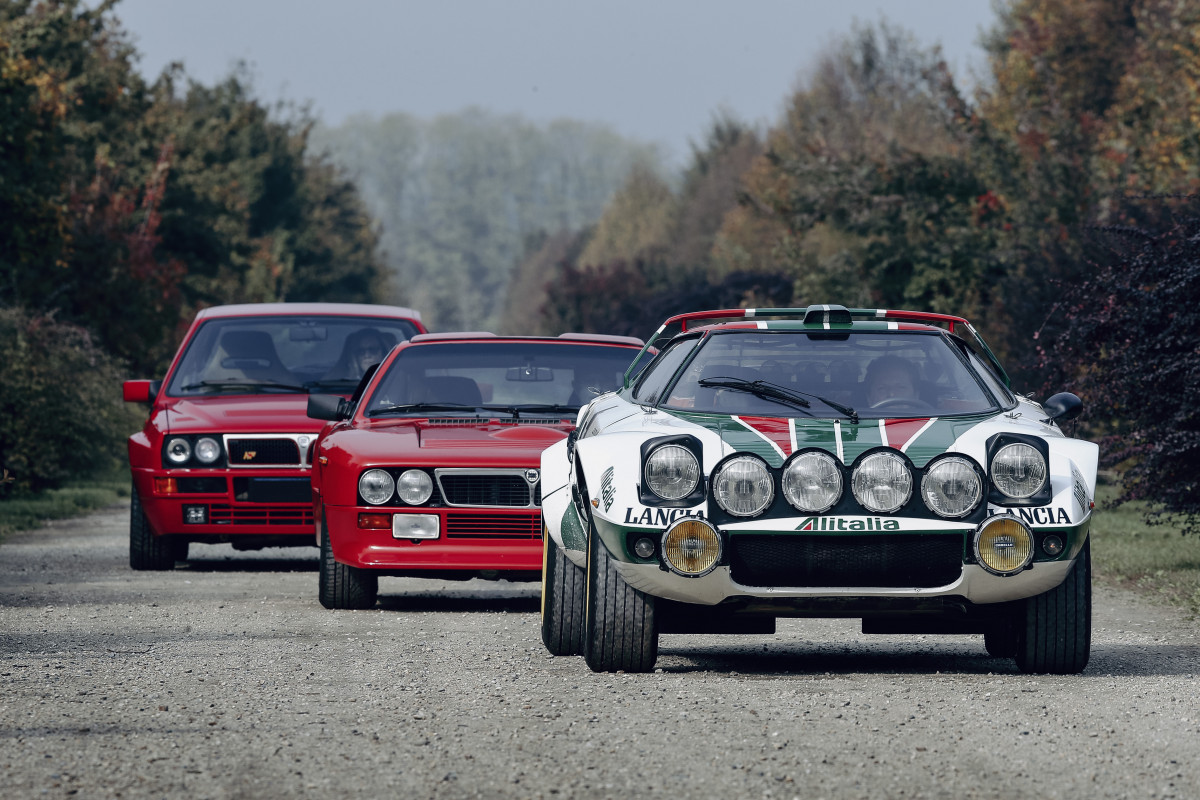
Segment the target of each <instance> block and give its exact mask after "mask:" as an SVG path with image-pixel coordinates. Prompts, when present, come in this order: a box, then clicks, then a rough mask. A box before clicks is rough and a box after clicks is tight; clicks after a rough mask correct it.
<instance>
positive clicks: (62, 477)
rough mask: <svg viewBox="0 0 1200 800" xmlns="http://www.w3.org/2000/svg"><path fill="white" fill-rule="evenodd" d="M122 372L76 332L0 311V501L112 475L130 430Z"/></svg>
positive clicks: (15, 312)
mask: <svg viewBox="0 0 1200 800" xmlns="http://www.w3.org/2000/svg"><path fill="white" fill-rule="evenodd" d="M121 377H122V376H121V371H120V369H119V367H118V365H117V364H116V363H115V362H114V361H113V360H112V358H110V357H109V356H108V355H106V354H105V353H104V352H103V351H102V350H100V349H99V348H98V347H97V346H96V345H95V343H94V342H93V341H92V337H91V336H90V335H89V334H88V332H87V331H86V330H84V329H83V328H80V327H77V326H75V325H69V324H66V323H62V322H58V321H57V320H55V319H54V318H53V317H52V316H46V315H39V314H31V313H28V312H26V311H23V310H21V309H19V308H0V468H2V469H3V470H5V471H7V476H6V477H9V478H12V480H11V481H10V482H9V483H7V484H5V486H4V487H0V492H2V493H3V496H7V495H12V494H28V493H31V492H40V491H44V490H46V489H52V488H55V487H58V486H61V485H62V484H63V483H64V482H65V481H67V480H68V479H71V478H78V477H84V476H90V475H94V474H96V473H97V472H99V471H104V470H111V469H112V468H113V467H114V465H115V464H116V463H117V461H118V459H119V458H120V457H121V452H122V439H123V437H124V436H125V435H126V434H127V433H128V431H129V430H130V429H131V428H133V427H135V426H136V421H135V420H133V418H132V415H131V412H130V411H128V410H126V408H125V406H124V404H123V403H122V401H121V395H120V385H121Z"/></svg>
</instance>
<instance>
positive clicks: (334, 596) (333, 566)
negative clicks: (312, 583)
mask: <svg viewBox="0 0 1200 800" xmlns="http://www.w3.org/2000/svg"><path fill="white" fill-rule="evenodd" d="M320 580H321V583H320V586H319V587H318V591H317V596H318V599H319V600H320V601H321V605H323V606H325V607H326V608H341V609H352V608H358V609H362V608H371V607H372V606H374V605H375V599H376V597H378V595H379V576H378V575H376V574H375V573H373V572H371V571H370V570H365V569H358V568H356V567H351V566H347V565H346V564H342V563H339V562H338V561H337V560H336V559H335V558H334V557H333V546H332V545H331V544H330V543H329V531H328V530H323V531H322V533H321V556H320Z"/></svg>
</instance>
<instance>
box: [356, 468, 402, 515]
mask: <svg viewBox="0 0 1200 800" xmlns="http://www.w3.org/2000/svg"><path fill="white" fill-rule="evenodd" d="M395 489H396V482H395V481H394V480H392V476H391V475H389V474H388V473H386V472H384V471H383V470H381V469H369V470H367V471H366V472H364V473H363V474H362V477H361V478H359V479H358V493H359V494H361V495H362V499H363V500H366V501H367V502H368V503H370V504H371V505H373V506H377V505H380V504H382V503H386V502H387V501H388V500H391V499H392V492H393V491H394V490H395Z"/></svg>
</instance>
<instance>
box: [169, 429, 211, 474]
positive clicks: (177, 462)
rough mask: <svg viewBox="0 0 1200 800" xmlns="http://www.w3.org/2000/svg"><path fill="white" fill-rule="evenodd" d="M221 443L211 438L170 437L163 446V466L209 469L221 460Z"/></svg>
mask: <svg viewBox="0 0 1200 800" xmlns="http://www.w3.org/2000/svg"><path fill="white" fill-rule="evenodd" d="M222 455H223V450H222V448H221V443H220V442H219V441H217V439H216V438H215V437H212V436H200V437H196V436H172V437H171V438H169V439H167V441H166V444H165V445H164V446H163V466H166V467H187V466H193V467H194V466H201V467H209V466H212V465H214V464H216V463H217V462H218V461H220V460H221V456H222Z"/></svg>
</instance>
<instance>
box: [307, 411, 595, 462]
mask: <svg viewBox="0 0 1200 800" xmlns="http://www.w3.org/2000/svg"><path fill="white" fill-rule="evenodd" d="M572 427H574V425H573V424H555V425H524V424H523V425H513V424H511V423H510V424H493V423H487V424H480V425H438V424H433V425H430V424H429V422H428V421H426V420H421V421H419V422H418V421H412V420H397V421H388V422H385V423H375V424H373V425H371V426H370V427H364V428H350V429H343V430H338V431H334V432H333V433H331V434H330V435H329V436H328V437H327V439H326V440H324V441H323V442H322V447H321V450H322V453H324V454H327V455H333V454H335V453H339V452H340V454H344V455H345V456H348V457H349V459H350V460H352V461H354V462H356V463H357V464H359V465H360V466H364V467H365V466H368V465H373V466H387V465H389V464H392V465H411V466H430V467H438V466H443V467H447V466H489V467H525V466H533V467H536V466H538V465H539V464H540V463H541V452H542V451H543V450H545V449H546V448H547V447H549V446H550V445H552V444H554V443H555V442H557V441H559V440H561V439H563V438H565V437H566V435H567V432H568V431H570V430H571V428H572ZM326 448H328V449H326Z"/></svg>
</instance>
